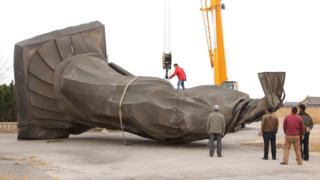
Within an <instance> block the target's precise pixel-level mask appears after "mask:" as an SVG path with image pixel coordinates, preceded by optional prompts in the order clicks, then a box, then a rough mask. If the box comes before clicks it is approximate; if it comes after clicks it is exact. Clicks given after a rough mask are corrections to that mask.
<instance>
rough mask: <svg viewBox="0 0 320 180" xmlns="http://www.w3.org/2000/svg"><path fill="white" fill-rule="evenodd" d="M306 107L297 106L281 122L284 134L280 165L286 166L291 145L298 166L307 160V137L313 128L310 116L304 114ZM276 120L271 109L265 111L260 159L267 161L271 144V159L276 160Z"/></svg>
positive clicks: (277, 122)
mask: <svg viewBox="0 0 320 180" xmlns="http://www.w3.org/2000/svg"><path fill="white" fill-rule="evenodd" d="M305 110H306V106H305V105H304V104H300V105H299V112H298V108H297V107H292V108H291V113H290V114H289V115H287V116H286V117H285V119H284V121H283V131H284V134H285V143H284V157H283V161H282V162H281V163H280V164H282V165H287V164H288V159H289V152H290V148H291V145H293V147H294V150H295V153H296V160H297V163H298V165H302V159H303V160H305V161H308V160H309V136H310V131H311V129H312V128H313V120H312V118H311V116H310V115H309V114H308V113H306V112H305ZM278 126H279V121H278V118H277V117H276V116H275V115H273V114H272V108H268V109H267V113H266V115H264V116H263V118H262V123H261V131H262V135H263V141H264V156H263V158H262V159H264V160H267V159H268V154H269V142H270V143H271V154H272V159H273V160H275V159H276V134H277V132H278Z"/></svg>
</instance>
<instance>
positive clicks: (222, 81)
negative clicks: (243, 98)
mask: <svg viewBox="0 0 320 180" xmlns="http://www.w3.org/2000/svg"><path fill="white" fill-rule="evenodd" d="M200 4H201V9H200V10H201V11H202V16H203V21H204V26H205V33H206V40H207V45H208V52H209V58H210V64H211V67H212V68H213V69H214V84H215V85H222V86H226V87H228V88H231V89H235V90H237V88H238V83H237V82H235V81H228V76H227V67H226V60H225V59H226V58H225V51H224V42H223V31H222V18H221V10H222V9H225V5H224V4H223V3H221V1H220V0H200Z"/></svg>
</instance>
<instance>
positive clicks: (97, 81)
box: [14, 22, 285, 143]
mask: <svg viewBox="0 0 320 180" xmlns="http://www.w3.org/2000/svg"><path fill="white" fill-rule="evenodd" d="M104 32H105V30H104V26H103V25H102V24H101V23H99V22H92V23H88V24H83V25H79V26H75V27H69V28H67V29H63V30H58V31H53V32H50V33H48V34H44V35H40V36H37V37H34V38H31V39H28V40H25V41H21V42H19V43H17V44H16V46H15V54H14V55H15V57H14V70H15V82H16V92H17V104H18V111H19V119H18V121H19V123H18V127H19V132H18V139H49V138H67V137H68V136H69V134H79V133H82V132H85V131H87V130H89V129H91V128H94V127H103V128H109V129H118V130H119V129H123V130H124V131H127V132H131V133H134V134H137V135H140V136H143V137H147V138H151V139H155V140H159V141H166V142H173V143H178V142H189V141H196V140H201V139H207V138H208V134H207V131H206V121H207V117H208V114H209V113H211V112H212V110H213V109H212V108H213V106H214V105H215V104H218V105H219V106H220V107H221V111H222V113H223V114H224V115H225V119H226V132H230V131H232V130H233V129H234V128H235V127H237V126H238V125H239V124H244V123H250V122H253V121H258V120H259V119H260V118H261V116H262V115H263V114H264V110H265V109H266V107H268V106H273V107H274V109H277V108H278V107H279V106H280V105H281V104H282V101H283V98H284V97H283V96H284V91H283V85H284V80H285V73H283V72H275V73H270V72H266V73H259V78H260V81H261V84H262V87H263V90H264V92H265V95H266V96H265V98H262V99H250V98H249V96H248V95H247V94H245V93H242V92H239V91H234V90H232V89H228V88H225V87H218V86H214V85H206V86H198V87H194V88H190V89H186V90H184V91H177V90H176V89H174V88H173V86H172V85H171V84H170V83H169V82H167V81H166V80H164V79H161V78H156V77H145V76H134V75H132V74H131V73H129V72H127V71H126V70H125V69H123V68H121V67H119V66H117V65H116V64H113V63H109V62H108V60H107V53H106V44H105V34H104Z"/></svg>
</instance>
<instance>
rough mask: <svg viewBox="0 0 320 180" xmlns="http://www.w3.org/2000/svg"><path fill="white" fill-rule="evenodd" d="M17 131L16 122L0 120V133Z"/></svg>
mask: <svg viewBox="0 0 320 180" xmlns="http://www.w3.org/2000/svg"><path fill="white" fill-rule="evenodd" d="M17 131H18V128H17V123H16V122H0V133H16V132H17Z"/></svg>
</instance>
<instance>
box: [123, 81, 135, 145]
mask: <svg viewBox="0 0 320 180" xmlns="http://www.w3.org/2000/svg"><path fill="white" fill-rule="evenodd" d="M138 78H140V76H136V77H135V78H133V79H131V80H130V81H129V82H128V83H127V84H126V86H125V87H124V89H123V92H122V95H121V98H120V102H119V120H120V127H121V131H122V141H123V143H124V144H125V145H128V144H127V142H126V139H125V137H124V131H123V123H122V110H121V107H122V102H123V99H124V96H125V95H126V92H127V90H128V87H129V85H130V84H131V83H132V82H133V81H135V80H137V79H138Z"/></svg>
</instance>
